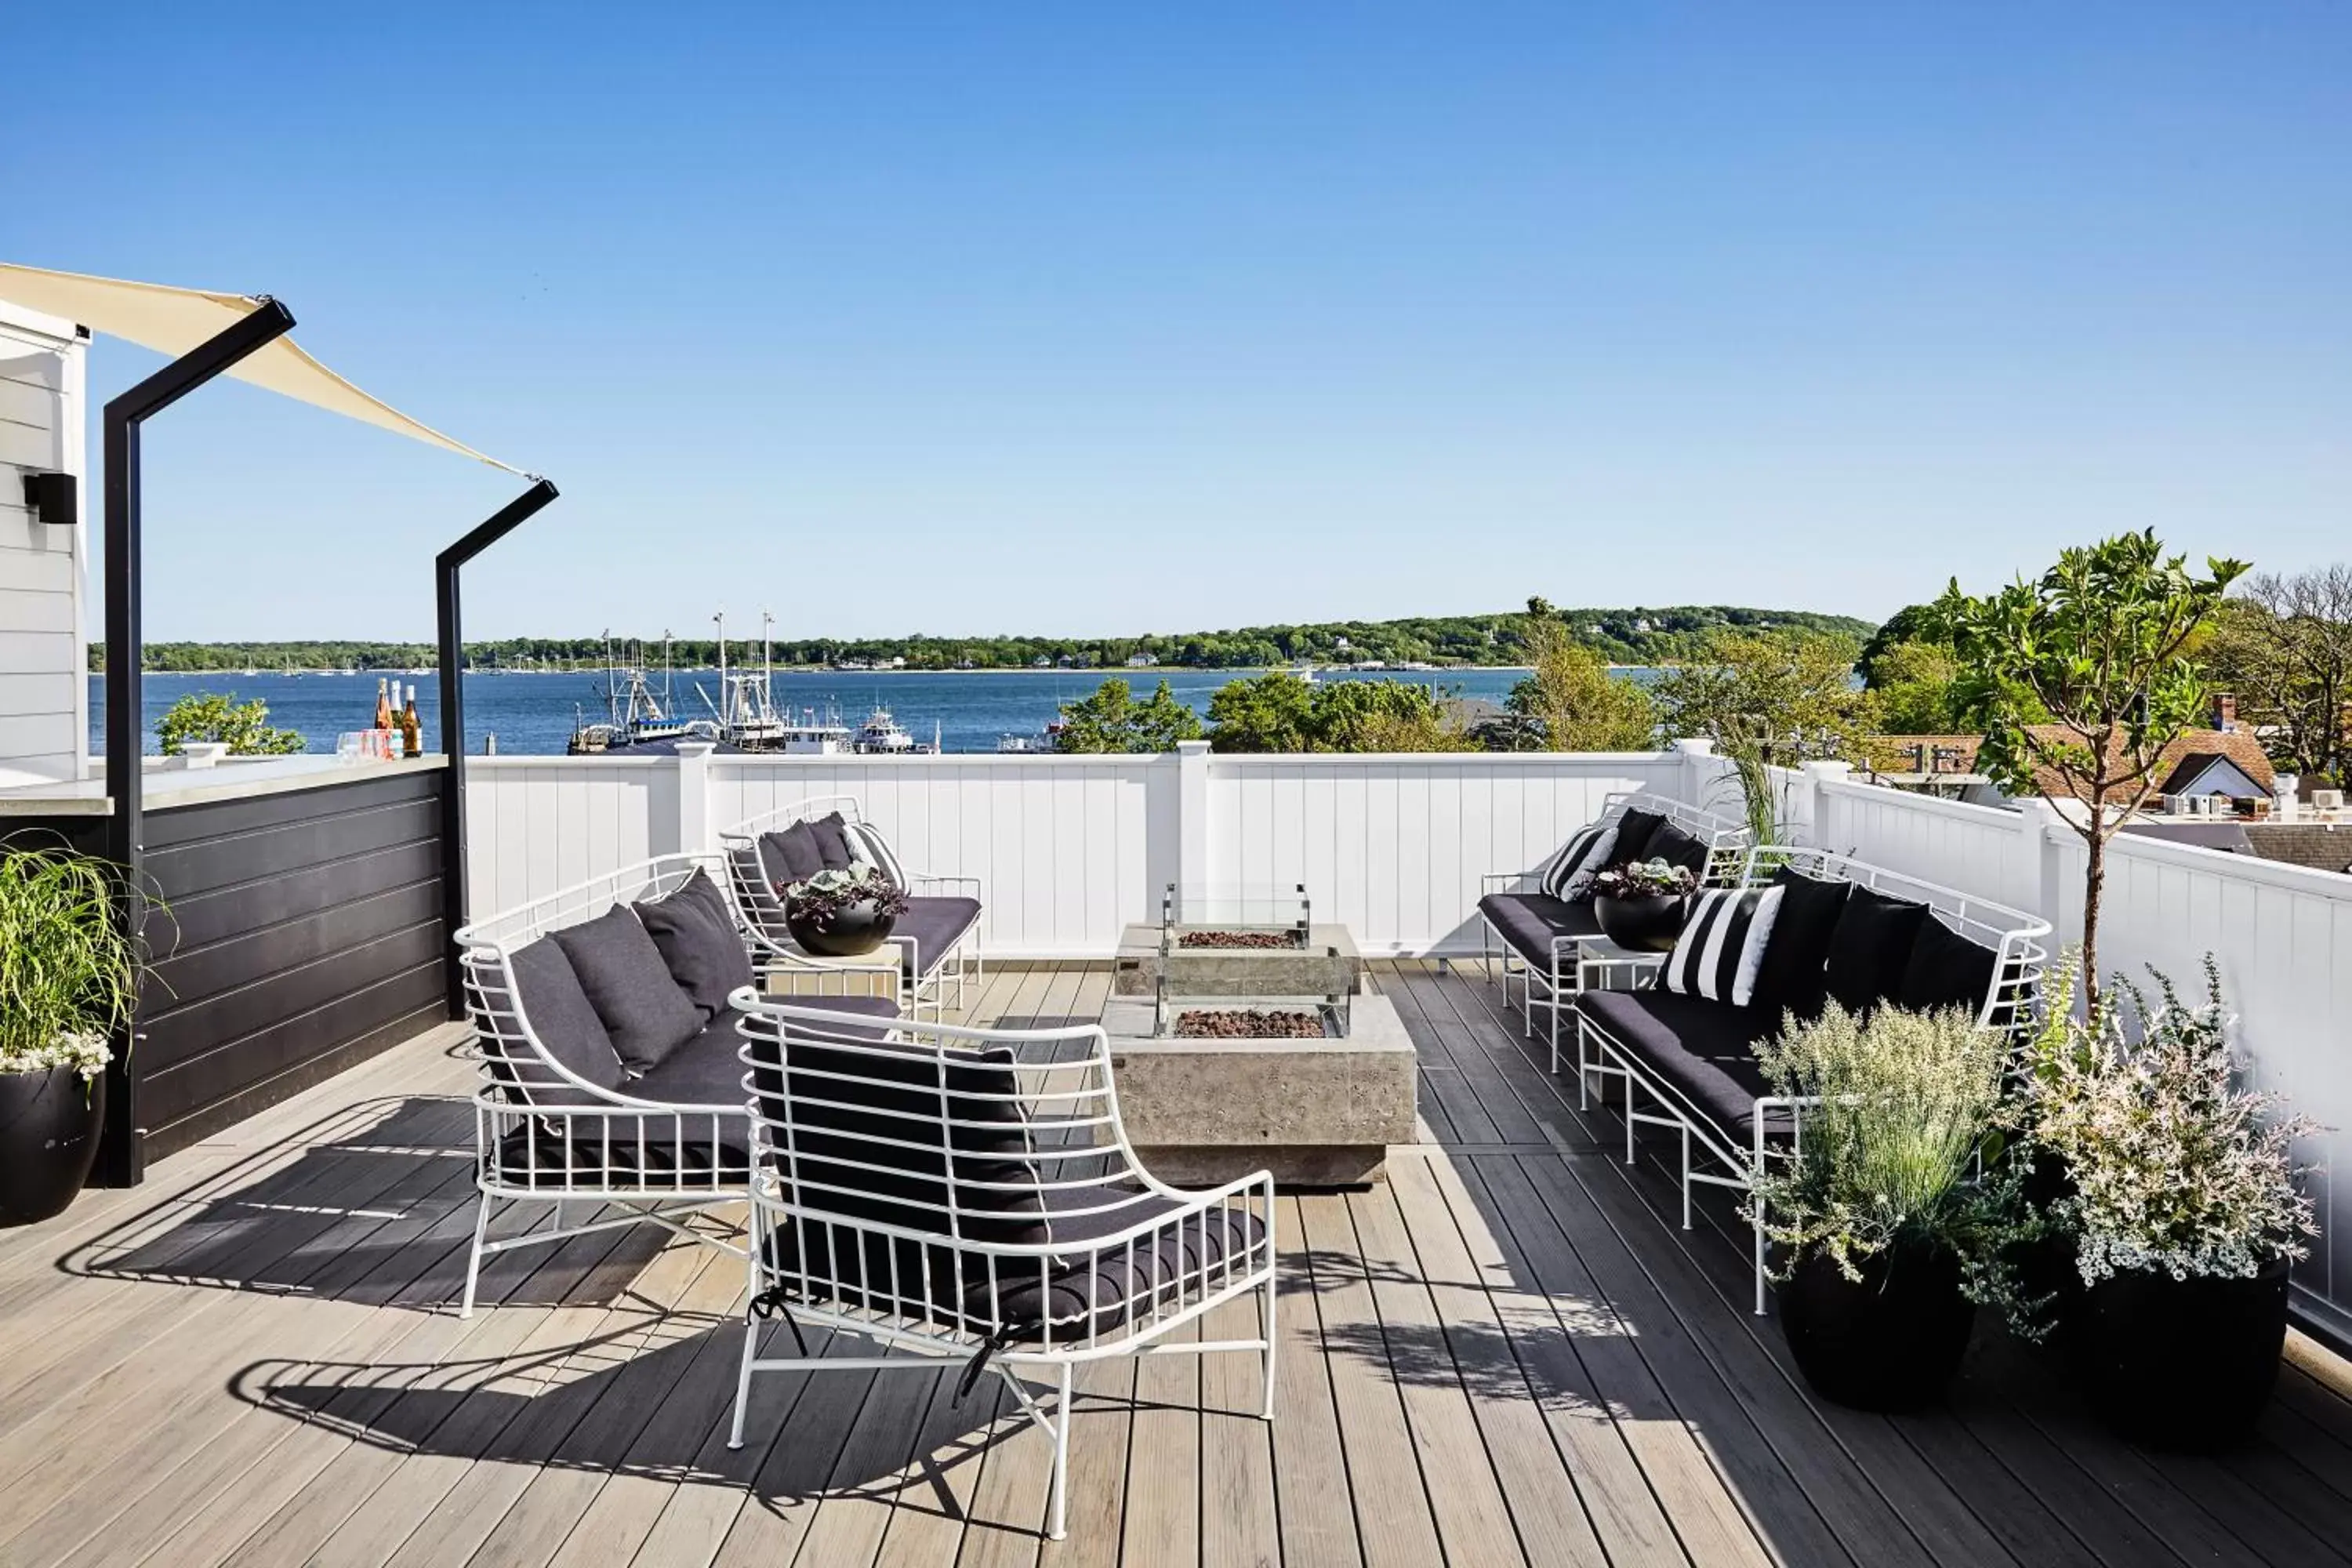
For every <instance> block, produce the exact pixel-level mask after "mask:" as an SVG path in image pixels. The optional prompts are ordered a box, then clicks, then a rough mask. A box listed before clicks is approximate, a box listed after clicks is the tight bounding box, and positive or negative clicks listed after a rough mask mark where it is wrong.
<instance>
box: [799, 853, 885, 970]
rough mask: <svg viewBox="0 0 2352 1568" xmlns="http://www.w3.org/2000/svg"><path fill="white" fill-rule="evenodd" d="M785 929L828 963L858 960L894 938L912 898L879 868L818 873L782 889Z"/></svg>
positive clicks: (860, 864) (866, 865)
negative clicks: (893, 935) (893, 932)
mask: <svg viewBox="0 0 2352 1568" xmlns="http://www.w3.org/2000/svg"><path fill="white" fill-rule="evenodd" d="M777 890H778V892H779V893H780V894H781V895H782V898H783V900H784V927H785V929H786V930H788V931H791V932H792V933H793V941H794V942H798V943H800V945H801V947H802V949H803V951H805V952H814V953H816V954H818V955H820V956H822V957H825V958H855V957H856V956H857V955H859V954H860V953H866V952H873V951H874V950H875V949H876V948H877V947H879V946H881V945H882V944H883V943H884V942H887V941H888V940H889V939H890V931H891V928H892V927H893V926H895V925H896V924H897V923H898V917H899V916H900V915H903V914H905V913H906V912H907V894H906V891H905V889H902V888H900V887H899V886H898V883H896V882H894V881H892V880H891V879H889V877H888V876H887V875H886V874H885V873H884V872H883V871H882V869H881V868H879V867H877V866H874V865H871V864H869V863H867V862H866V861H862V860H861V861H859V862H858V863H856V865H854V866H850V867H848V868H845V869H842V870H824V871H819V872H817V873H816V874H815V875H814V876H813V877H809V878H806V879H803V880H801V881H798V882H792V883H788V884H786V885H785V886H783V887H782V888H780V889H777Z"/></svg>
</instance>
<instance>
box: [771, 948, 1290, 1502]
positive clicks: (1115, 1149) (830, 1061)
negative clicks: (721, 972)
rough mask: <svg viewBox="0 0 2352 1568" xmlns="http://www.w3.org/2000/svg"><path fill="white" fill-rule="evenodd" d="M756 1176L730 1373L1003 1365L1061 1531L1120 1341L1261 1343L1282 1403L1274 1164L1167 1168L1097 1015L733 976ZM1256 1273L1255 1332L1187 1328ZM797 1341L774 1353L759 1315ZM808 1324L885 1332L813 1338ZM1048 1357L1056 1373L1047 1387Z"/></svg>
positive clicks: (1270, 1398)
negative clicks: (876, 1007) (769, 998)
mask: <svg viewBox="0 0 2352 1568" xmlns="http://www.w3.org/2000/svg"><path fill="white" fill-rule="evenodd" d="M736 1000H737V1004H738V1005H739V1006H740V1008H741V1009H742V1010H743V1014H744V1016H743V1019H742V1022H741V1024H740V1026H739V1027H740V1032H741V1033H742V1035H743V1036H744V1043H743V1047H742V1058H743V1061H744V1063H745V1065H746V1066H747V1067H748V1068H749V1071H748V1073H747V1074H746V1077H745V1088H746V1090H747V1092H748V1093H749V1094H750V1096H751V1112H752V1117H751V1131H752V1150H753V1158H754V1161H755V1168H756V1171H757V1177H756V1179H755V1181H754V1183H753V1185H752V1192H751V1236H752V1246H751V1303H750V1306H749V1308H748V1309H747V1311H746V1315H745V1320H744V1334H743V1356H742V1363H741V1370H740V1378H739V1382H738V1385H737V1389H736V1400H735V1417H734V1426H733V1430H732V1436H731V1437H730V1444H731V1445H733V1446H740V1444H741V1442H742V1440H743V1426H744V1419H745V1411H746V1407H747V1404H748V1401H749V1397H750V1393H751V1379H752V1377H753V1376H754V1374H756V1373H762V1372H783V1371H798V1372H825V1371H848V1370H859V1371H899V1370H906V1369H914V1370H918V1371H933V1372H936V1371H937V1370H939V1368H940V1363H941V1362H942V1361H948V1362H950V1363H953V1362H961V1363H962V1372H961V1380H960V1382H959V1384H958V1388H957V1397H958V1398H961V1397H963V1396H964V1395H965V1394H969V1393H970V1391H971V1388H972V1387H973V1386H974V1385H975V1384H977V1383H978V1382H979V1380H980V1379H981V1378H982V1376H983V1375H986V1374H988V1373H994V1374H995V1375H996V1376H998V1377H999V1378H1001V1379H1002V1380H1003V1384H1004V1386H1005V1387H1006V1388H1007V1389H1008V1390H1010V1392H1011V1395H1012V1397H1013V1400H1014V1401H1015V1402H1016V1403H1017V1404H1018V1405H1019V1406H1020V1407H1021V1409H1022V1410H1023V1411H1024V1413H1025V1414H1026V1415H1027V1416H1028V1417H1029V1419H1030V1420H1032V1421H1033V1422H1034V1423H1035V1424H1036V1425H1037V1426H1039V1427H1040V1428H1041V1429H1042V1430H1044V1431H1045V1433H1046V1434H1047V1435H1048V1436H1050V1437H1051V1439H1052V1441H1053V1445H1054V1469H1053V1489H1052V1506H1051V1517H1050V1521H1049V1524H1048V1530H1047V1533H1048V1534H1049V1535H1051V1536H1052V1537H1054V1538H1055V1539H1059V1538H1061V1537H1062V1535H1063V1534H1064V1533H1065V1530H1064V1525H1065V1519H1066V1497H1065V1484H1066V1475H1067V1471H1068V1461H1069V1414H1070V1402H1071V1383H1072V1376H1073V1371H1074V1369H1075V1368H1076V1366H1077V1365H1078V1364H1080V1363H1086V1362H1090V1361H1097V1360H1101V1359H1104V1358H1107V1357H1113V1356H1123V1355H1140V1354H1152V1353H1172V1354H1188V1355H1189V1354H1205V1353H1210V1352H1225V1351H1233V1352H1244V1351H1246V1352H1255V1354H1257V1355H1259V1356H1260V1357H1262V1358H1263V1362H1264V1367H1265V1407H1264V1409H1263V1411H1262V1414H1263V1415H1265V1418H1267V1419H1269V1420H1271V1419H1272V1418H1273V1414H1274V1322H1275V1317H1274V1289H1275V1273H1274V1259H1275V1238H1274V1208H1273V1205H1274V1183H1273V1178H1272V1177H1271V1176H1269V1175H1267V1174H1266V1173H1264V1172H1260V1173H1255V1174H1254V1175H1250V1176H1246V1177H1244V1178H1242V1179H1241V1180H1239V1181H1235V1182H1232V1183H1229V1184H1225V1185H1223V1186H1221V1187H1217V1188H1213V1189H1211V1190H1208V1191H1202V1192H1187V1191H1183V1190H1181V1189H1178V1188H1175V1187H1171V1186H1169V1185H1168V1184H1165V1183H1163V1182H1160V1181H1159V1180H1157V1179H1155V1178H1154V1177H1153V1176H1152V1175H1151V1173H1150V1172H1148V1171H1146V1170H1144V1169H1143V1168H1142V1166H1141V1165H1140V1164H1139V1163H1138V1162H1137V1160H1136V1157H1135V1152H1134V1150H1133V1148H1132V1147H1131V1146H1130V1145H1129V1142H1128V1140H1127V1135H1126V1132H1125V1131H1124V1129H1123V1127H1122V1126H1121V1123H1120V1121H1119V1113H1118V1093H1117V1090H1116V1089H1115V1087H1114V1085H1113V1083H1112V1079H1111V1060H1110V1047H1109V1042H1108V1038H1107V1037H1106V1036H1105V1035H1104V1034H1103V1032H1102V1030H1100V1029H1099V1028H1096V1027H1093V1026H1082V1027H1076V1028H1057V1029H1036V1030H1019V1031H1013V1030H1002V1029H993V1030H992V1029H974V1028H962V1027H957V1026H950V1025H942V1024H937V1023H902V1024H891V1023H887V1022H880V1021H859V1020H854V1019H850V1018H847V1017H845V1016H843V1015H841V1014H839V1013H831V1012H826V1011H824V1010H821V1009H814V1008H807V1007H802V1006H795V1005H778V1004H773V1003H769V1002H764V1001H761V1000H760V999H758V998H755V997H752V996H751V995H750V994H748V993H745V994H739V995H738V997H737V999H736ZM1253 1292H1255V1293H1256V1295H1257V1297H1258V1333H1257V1335H1256V1336H1255V1337H1254V1338H1247V1339H1229V1340H1195V1339H1182V1340H1179V1339H1175V1338H1172V1337H1171V1336H1172V1335H1173V1333H1174V1331H1176V1330H1179V1329H1181V1328H1182V1327H1183V1326H1185V1325H1186V1324H1189V1323H1192V1322H1193V1321H1195V1320H1198V1319H1199V1318H1201V1317H1202V1315H1203V1314H1205V1313H1207V1312H1209V1311H1211V1310H1213V1309H1215V1308H1216V1307H1218V1306H1220V1305H1222V1304H1223V1303H1225V1302H1228V1301H1232V1300H1238V1299H1241V1298H1244V1297H1246V1296H1249V1295H1250V1294H1252V1293H1253ZM771 1316H778V1317H782V1319H783V1320H784V1321H785V1322H786V1323H787V1325H788V1326H789V1327H790V1329H791V1332H792V1336H793V1342H794V1348H795V1350H796V1351H797V1352H798V1353H796V1354H794V1355H792V1356H763V1355H761V1353H760V1347H759V1329H760V1322H761V1320H762V1319H763V1318H767V1317H771ZM807 1326H815V1327H821V1328H827V1329H833V1330H837V1331H845V1332H846V1333H850V1334H853V1335H858V1336H863V1337H864V1338H866V1339H867V1340H869V1341H872V1342H876V1343H877V1345H878V1346H879V1347H880V1349H881V1350H882V1351H883V1352H902V1353H897V1354H891V1353H882V1354H876V1355H868V1356H840V1355H825V1356H822V1357H815V1356H812V1355H810V1354H809V1353H808V1345H807V1342H806V1341H805V1340H804V1338H803V1328H804V1327H807ZM1024 1371H1032V1372H1035V1373H1040V1374H1042V1375H1043V1376H1044V1377H1045V1378H1047V1379H1050V1380H1051V1383H1052V1387H1051V1389H1050V1390H1046V1391H1033V1390H1032V1389H1031V1388H1030V1387H1029V1386H1028V1385H1027V1384H1024V1381H1023V1379H1022V1377H1021V1375H1020V1374H1021V1373H1023V1372H1024Z"/></svg>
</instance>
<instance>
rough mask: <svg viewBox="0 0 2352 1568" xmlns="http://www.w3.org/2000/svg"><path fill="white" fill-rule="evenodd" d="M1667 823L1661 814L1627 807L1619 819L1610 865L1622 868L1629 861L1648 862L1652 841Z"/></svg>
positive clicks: (1634, 806)
mask: <svg viewBox="0 0 2352 1568" xmlns="http://www.w3.org/2000/svg"><path fill="white" fill-rule="evenodd" d="M1665 823H1666V819H1665V817H1664V815H1662V814H1661V813H1658V812H1654V811H1643V809H1642V808H1641V807H1640V806H1638V805H1629V806H1627V807H1626V808H1625V810H1624V814H1623V815H1622V816H1619V817H1618V818H1617V842H1616V843H1614V844H1612V845H1611V846H1610V847H1609V863H1610V864H1611V865H1612V866H1622V865H1624V864H1626V863H1627V862H1628V861H1633V860H1647V859H1648V858H1650V840H1651V838H1652V837H1654V835H1655V834H1656V833H1657V831H1658V829H1659V828H1661V827H1663V826H1665Z"/></svg>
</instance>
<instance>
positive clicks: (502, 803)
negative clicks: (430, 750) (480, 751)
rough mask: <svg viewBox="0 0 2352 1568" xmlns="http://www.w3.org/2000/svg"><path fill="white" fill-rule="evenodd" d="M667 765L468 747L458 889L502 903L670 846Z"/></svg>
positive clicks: (673, 784) (491, 906) (671, 791)
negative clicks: (462, 879) (486, 753)
mask: <svg viewBox="0 0 2352 1568" xmlns="http://www.w3.org/2000/svg"><path fill="white" fill-rule="evenodd" d="M677 847H678V845H677V764H676V763H674V762H671V761H668V760H667V759H662V758H653V757H629V758H623V757H564V758H534V759H531V760H529V761H526V760H524V759H522V758H520V757H515V758H506V757H474V758H469V759H467V763H466V879H467V900H468V903H469V905H470V907H471V908H472V910H474V912H475V913H477V914H488V913H491V912H492V911H494V910H504V909H511V908H513V907H514V906H515V905H517V904H521V903H527V902H529V901H530V900H532V899H536V898H541V897H542V896H544V895H546V894H548V893H552V892H556V891H558V890H560V889H564V888H568V887H571V886H572V885H573V884H574V883H577V882H584V881H586V880H588V879H590V878H592V877H595V876H600V875H602V874H603V873H604V872H606V871H610V870H613V869H614V868H618V867H622V866H625V865H628V864H629V863H630V862H631V861H634V860H644V859H649V858H652V857H653V856H656V855H667V854H669V853H671V852H672V851H674V850H676V849H677Z"/></svg>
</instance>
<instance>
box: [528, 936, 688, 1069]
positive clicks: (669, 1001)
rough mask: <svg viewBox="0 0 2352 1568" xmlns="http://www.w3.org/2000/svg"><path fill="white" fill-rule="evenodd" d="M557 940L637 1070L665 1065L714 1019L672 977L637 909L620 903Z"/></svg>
mask: <svg viewBox="0 0 2352 1568" xmlns="http://www.w3.org/2000/svg"><path fill="white" fill-rule="evenodd" d="M554 938H555V943H556V945H557V946H558V947H561V948H562V950H563V956H564V957H566V958H568V959H570V960H571V961H572V973H575V974H577V975H578V976H579V977H580V988H581V989H582V990H583V991H585V992H586V993H588V1001H589V1004H590V1005H592V1006H593V1007H594V1008H595V1009H596V1016H597V1017H599V1018H602V1019H603V1020H604V1031H605V1033H606V1034H608V1035H610V1036H611V1037H613V1049H614V1052H615V1053H616V1054H617V1055H618V1056H619V1057H620V1058H621V1065H622V1066H623V1067H625V1068H628V1069H629V1070H630V1071H632V1072H646V1071H649V1070H650V1069H652V1068H656V1067H659V1066H660V1065H661V1062H662V1058H664V1057H667V1056H668V1055H669V1054H670V1052H672V1051H674V1050H676V1049H677V1047H679V1046H682V1045H684V1044H685V1043H686V1042H687V1041H688V1040H690V1039H692V1038H693V1037H695V1035H697V1034H698V1033H699V1032H700V1031H701V1028H702V1026H703V1025H704V1023H706V1022H707V1021H708V1020H706V1019H705V1018H704V1017H703V1016H702V1010H701V1009H700V1008H699V1007H697V1006H696V1005H694V1002H693V999H692V998H690V997H688V995H687V994H686V993H685V992H684V991H682V990H680V989H679V988H678V984H677V981H675V980H673V979H671V978H670V974H669V965H668V964H667V963H663V962H662V955H661V949H660V948H658V947H656V946H655V945H654V939H653V938H652V937H651V936H649V935H647V934H646V928H645V923H644V922H643V921H640V920H638V919H637V916H636V911H635V910H632V909H630V908H629V907H628V906H627V905H625V904H621V905H616V906H614V908H613V909H610V910H606V911H605V912H604V913H603V914H601V915H599V916H597V917H596V918H595V919H594V920H593V921H583V923H581V924H579V925H575V926H566V927H564V928H563V929H562V931H557V932H555V933H554Z"/></svg>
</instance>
